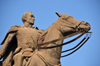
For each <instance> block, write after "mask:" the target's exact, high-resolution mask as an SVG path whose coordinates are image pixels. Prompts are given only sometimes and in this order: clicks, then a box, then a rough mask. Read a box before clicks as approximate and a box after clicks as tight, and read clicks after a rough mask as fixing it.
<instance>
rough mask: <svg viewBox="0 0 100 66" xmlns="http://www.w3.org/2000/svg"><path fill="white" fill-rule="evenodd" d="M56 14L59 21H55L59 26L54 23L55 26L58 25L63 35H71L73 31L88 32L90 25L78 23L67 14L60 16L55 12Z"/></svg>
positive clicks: (82, 22)
mask: <svg viewBox="0 0 100 66" xmlns="http://www.w3.org/2000/svg"><path fill="white" fill-rule="evenodd" d="M56 14H57V15H58V17H59V19H58V20H57V22H58V21H59V23H60V24H58V23H56V22H55V24H56V25H59V26H60V28H59V30H60V31H61V32H62V33H63V34H64V35H65V34H66V33H67V35H68V33H69V34H71V33H73V32H75V31H81V32H82V31H86V32H87V31H89V30H90V29H91V28H90V24H89V23H87V22H84V21H78V20H76V19H74V18H73V17H72V16H70V15H68V14H64V15H62V14H60V13H58V12H56Z"/></svg>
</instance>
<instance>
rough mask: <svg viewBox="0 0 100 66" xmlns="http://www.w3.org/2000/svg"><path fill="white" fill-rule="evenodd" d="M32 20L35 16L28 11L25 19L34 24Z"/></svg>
mask: <svg viewBox="0 0 100 66" xmlns="http://www.w3.org/2000/svg"><path fill="white" fill-rule="evenodd" d="M34 20H35V17H34V15H33V14H32V13H31V12H29V13H28V14H27V15H26V21H27V22H28V23H30V24H32V25H34Z"/></svg>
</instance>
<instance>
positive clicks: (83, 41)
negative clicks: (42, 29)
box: [37, 21, 92, 57]
mask: <svg viewBox="0 0 100 66" xmlns="http://www.w3.org/2000/svg"><path fill="white" fill-rule="evenodd" d="M82 22H83V21H82ZM82 22H80V23H79V24H78V25H77V26H76V27H75V29H77V28H78V27H79V26H80V25H81V23H82ZM77 33H80V31H79V32H77ZM85 33H87V35H86V36H85V37H84V38H83V39H82V40H81V41H80V42H79V43H78V44H77V45H76V46H75V47H73V48H71V49H68V50H65V51H62V52H61V53H64V52H68V51H71V50H73V51H72V52H70V53H68V54H67V55H64V56H61V57H66V56H69V55H71V54H73V53H74V52H75V51H77V50H78V49H80V48H81V47H82V46H83V45H84V44H85V43H86V42H87V41H88V40H89V38H90V37H91V34H92V32H88V31H83V32H82V34H80V35H79V36H77V37H76V38H74V39H72V40H70V41H68V42H65V43H62V44H60V45H57V46H51V47H41V46H43V45H47V44H49V43H52V44H53V42H57V41H59V40H64V39H65V38H68V37H70V36H73V35H75V34H76V33H73V34H70V35H68V36H65V37H61V38H59V39H56V40H52V41H49V42H45V43H42V44H38V45H37V47H38V49H51V48H55V47H60V46H63V45H67V44H69V43H71V42H73V41H75V40H77V39H79V38H80V37H82V36H83V35H84V34H85ZM74 49H75V50H74Z"/></svg>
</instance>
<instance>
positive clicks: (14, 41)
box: [0, 12, 90, 66]
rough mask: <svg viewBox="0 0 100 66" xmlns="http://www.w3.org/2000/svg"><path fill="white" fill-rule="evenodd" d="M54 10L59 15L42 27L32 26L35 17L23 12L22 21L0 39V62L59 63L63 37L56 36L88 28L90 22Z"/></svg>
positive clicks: (24, 64) (38, 65)
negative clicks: (48, 25)
mask: <svg viewBox="0 0 100 66" xmlns="http://www.w3.org/2000/svg"><path fill="white" fill-rule="evenodd" d="M56 14H57V15H58V16H59V19H58V20H57V21H56V22H54V23H53V24H52V25H51V26H50V27H49V28H47V29H46V30H45V31H43V30H39V29H38V28H37V27H34V28H33V27H32V25H33V24H34V20H35V17H34V15H33V14H32V13H31V12H26V13H24V15H23V16H22V21H23V22H24V25H22V26H20V25H16V26H13V27H11V28H10V30H9V31H8V33H7V35H6V37H5V39H4V40H3V42H2V47H1V49H0V58H3V61H2V66H8V65H9V66H61V63H60V57H61V50H62V45H61V44H63V39H59V38H61V37H65V36H69V35H70V34H72V35H70V36H69V37H71V36H74V35H77V34H79V33H83V32H88V30H90V25H89V23H87V22H84V21H82V22H80V21H78V20H76V19H74V18H73V17H72V16H70V15H68V14H64V15H62V14H60V13H57V12H56ZM67 38H68V37H67ZM57 39H58V40H57ZM53 40H56V41H53ZM58 45H59V46H58ZM50 47H54V48H50ZM43 48H44V49H43Z"/></svg>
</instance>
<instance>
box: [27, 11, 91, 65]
mask: <svg viewBox="0 0 100 66" xmlns="http://www.w3.org/2000/svg"><path fill="white" fill-rule="evenodd" d="M56 14H57V15H58V16H59V19H58V20H57V21H56V22H54V23H53V24H52V25H51V26H50V27H49V28H47V29H46V30H45V31H44V33H43V34H42V35H41V36H40V38H39V42H38V43H39V45H41V44H43V43H46V42H50V41H53V40H56V39H59V38H61V37H64V36H68V35H70V34H73V33H74V34H73V35H72V36H74V35H77V34H79V33H82V31H84V30H85V31H88V30H90V25H89V23H86V22H84V21H83V22H80V21H78V20H76V19H74V18H73V17H72V16H70V15H68V14H64V15H62V14H60V13H57V12H56ZM80 23H81V24H80ZM79 24H80V25H79ZM78 25H79V26H78ZM70 37H71V36H70ZM62 43H63V39H61V40H58V41H56V42H51V43H47V44H45V45H42V46H41V47H52V46H57V45H60V44H62ZM39 48H40V47H38V48H37V49H36V50H35V52H34V53H33V56H32V58H31V59H30V61H29V62H28V63H27V65H28V66H61V63H60V57H61V51H62V46H59V47H55V48H51V49H39Z"/></svg>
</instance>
